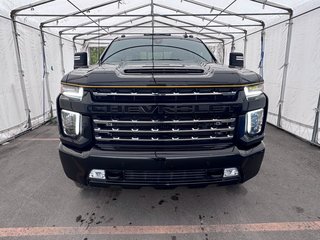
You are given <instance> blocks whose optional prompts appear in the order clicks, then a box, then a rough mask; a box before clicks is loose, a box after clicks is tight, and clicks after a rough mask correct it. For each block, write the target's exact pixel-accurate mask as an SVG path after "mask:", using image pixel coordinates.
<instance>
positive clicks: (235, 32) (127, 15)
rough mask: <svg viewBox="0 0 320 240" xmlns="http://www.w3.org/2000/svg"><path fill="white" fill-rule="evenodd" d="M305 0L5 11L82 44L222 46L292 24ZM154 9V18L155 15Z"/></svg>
mask: <svg viewBox="0 0 320 240" xmlns="http://www.w3.org/2000/svg"><path fill="white" fill-rule="evenodd" d="M305 1H307V0H302V1H301V0H292V1H285V0H272V1H267V0H223V1H222V0H211V1H205V0H170V1H168V0H135V1H129V0H87V1H82V0H40V1H39V0H38V1H30V0H16V1H14V3H12V6H7V7H8V8H9V9H10V10H11V11H12V10H13V11H12V13H13V15H14V17H15V18H16V20H17V21H22V22H24V23H26V24H28V23H30V24H33V25H38V26H40V27H41V28H43V29H44V30H45V31H48V29H50V31H51V32H54V33H56V34H58V33H60V34H61V35H64V37H68V38H70V39H71V38H72V39H74V40H76V41H77V40H78V41H86V42H88V41H91V40H94V41H96V40H98V39H99V40H102V39H107V38H108V39H110V38H114V37H115V36H117V35H119V34H134V33H136V34H140V33H141V34H143V33H151V32H152V26H153V29H154V32H155V33H174V34H179V33H181V34H182V33H185V32H187V33H190V34H193V35H196V36H197V37H200V38H207V39H209V40H218V42H219V41H222V42H223V40H225V39H229V40H231V39H234V38H236V37H239V36H241V35H243V34H245V33H246V32H247V31H248V32H250V31H251V30H253V29H255V28H257V27H258V28H260V29H261V28H262V27H263V26H264V22H265V21H266V20H267V19H270V18H274V19H275V21H277V20H278V21H280V20H283V19H288V18H289V15H290V12H291V9H294V8H295V7H296V6H297V5H299V4H301V3H302V2H305ZM152 9H153V14H151V13H152Z"/></svg>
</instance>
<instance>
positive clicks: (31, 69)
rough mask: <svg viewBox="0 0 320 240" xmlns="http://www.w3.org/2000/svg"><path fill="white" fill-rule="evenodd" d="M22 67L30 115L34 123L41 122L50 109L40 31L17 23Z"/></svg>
mask: <svg viewBox="0 0 320 240" xmlns="http://www.w3.org/2000/svg"><path fill="white" fill-rule="evenodd" d="M17 32H18V34H19V35H18V40H19V47H20V53H21V61H22V69H23V73H24V81H25V85H26V91H27V98H28V103H29V107H30V115H31V118H32V120H33V122H34V124H39V123H40V122H41V121H42V118H43V117H44V118H45V113H46V112H48V111H49V105H48V100H47V94H46V92H45V82H44V78H43V74H44V69H43V60H42V49H41V36H40V32H39V31H37V30H35V29H32V28H28V27H26V26H24V25H21V24H17Z"/></svg>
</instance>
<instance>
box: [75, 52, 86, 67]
mask: <svg viewBox="0 0 320 240" xmlns="http://www.w3.org/2000/svg"><path fill="white" fill-rule="evenodd" d="M87 67H88V54H87V53H86V52H77V53H75V54H74V65H73V68H74V69H77V68H87Z"/></svg>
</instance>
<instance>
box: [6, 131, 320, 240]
mask: <svg viewBox="0 0 320 240" xmlns="http://www.w3.org/2000/svg"><path fill="white" fill-rule="evenodd" d="M57 138H58V133H57V127H56V126H55V125H47V126H42V127H40V128H38V129H36V130H34V131H32V132H29V133H27V134H25V135H23V136H21V137H19V138H17V139H16V140H14V141H11V142H10V143H9V144H6V145H4V146H0V178H1V180H0V232H1V228H16V227H44V229H45V230H46V229H47V227H55V228H57V229H61V228H60V227H80V226H81V227H82V228H84V229H89V230H90V229H91V228H94V227H103V226H111V227H112V228H114V229H115V230H113V231H114V232H116V231H117V230H116V229H117V227H121V226H128V227H133V229H136V228H135V227H136V226H150V227H153V226H157V228H160V229H161V228H162V227H166V226H173V225H179V226H180V227H181V229H188V227H189V228H190V226H200V227H202V226H204V227H203V228H201V229H202V231H201V232H195V233H190V232H188V231H187V232H188V233H185V234H183V233H181V232H180V233H168V234H165V233H161V234H156V232H149V233H148V234H146V233H145V232H137V233H135V234H129V235H126V234H121V235H110V234H106V235H90V234H86V233H83V234H72V235H68V236H67V235H58V236H46V235H45V234H44V235H43V236H24V237H8V239H81V240H83V239H86V238H87V239H88V240H91V239H168V240H179V239H203V240H206V239H228V240H229V239H262V240H265V239H266V240H267V239H277V240H280V239H284V240H289V239H290V240H295V239H299V240H300V239H308V240H313V239H315V240H319V239H320V231H319V230H310V229H307V228H305V229H300V230H298V231H297V230H294V229H292V230H288V231H282V229H281V226H282V225H281V226H279V227H278V228H279V229H278V230H275V231H271V232H266V231H264V230H263V228H262V227H258V228H257V231H253V232H250V231H249V232H248V231H239V230H237V231H231V232H228V233H223V232H214V231H213V232H212V231H211V232H210V231H208V232H206V228H205V227H206V226H210V225H218V226H226V225H228V224H251V223H275V222H281V223H282V222H283V223H287V222H306V221H308V222H309V221H310V222H315V221H317V222H318V221H320V148H317V147H314V146H311V145H310V144H308V143H305V142H303V141H301V140H299V139H297V138H295V137H293V136H291V135H289V134H287V133H285V132H283V131H280V130H278V129H276V128H274V127H272V126H268V127H267V129H266V138H265V144H266V155H265V159H264V162H263V165H262V168H261V171H260V173H259V174H258V176H256V177H255V178H254V179H252V180H250V181H248V182H246V183H245V184H243V185H241V186H228V187H217V186H209V187H206V188H199V189H190V188H184V187H179V188H176V189H170V190H156V189H153V188H141V189H137V190H134V189H133V190H131V189H130V190H129V189H121V188H106V189H93V190H88V191H83V190H81V189H78V188H77V187H75V186H74V184H73V182H72V181H70V180H69V179H68V178H67V177H66V176H65V175H64V172H63V169H62V166H61V164H60V160H59V156H58V144H59V141H58V140H57ZM98 229H99V228H98ZM151 229H153V228H151ZM153 230H154V229H153ZM183 231H184V230H183ZM183 231H182V232H183ZM2 237H3V238H7V237H5V235H2ZM0 239H1V234H0Z"/></svg>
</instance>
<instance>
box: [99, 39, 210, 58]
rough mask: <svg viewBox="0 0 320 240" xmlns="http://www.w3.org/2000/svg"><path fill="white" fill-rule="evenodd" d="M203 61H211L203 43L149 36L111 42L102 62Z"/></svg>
mask: <svg viewBox="0 0 320 240" xmlns="http://www.w3.org/2000/svg"><path fill="white" fill-rule="evenodd" d="M152 58H153V59H154V60H157V61H161V60H173V61H205V62H213V61H214V59H213V58H212V56H211V54H210V52H209V51H208V49H207V48H206V47H205V46H204V44H203V43H201V42H198V41H194V40H189V39H174V38H154V40H153V47H152V39H151V38H140V39H132V38H131V39H122V40H120V41H115V42H113V43H112V44H111V46H110V47H109V49H108V51H107V52H106V54H105V55H104V57H103V60H102V61H103V62H105V63H112V62H121V61H149V60H152Z"/></svg>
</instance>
